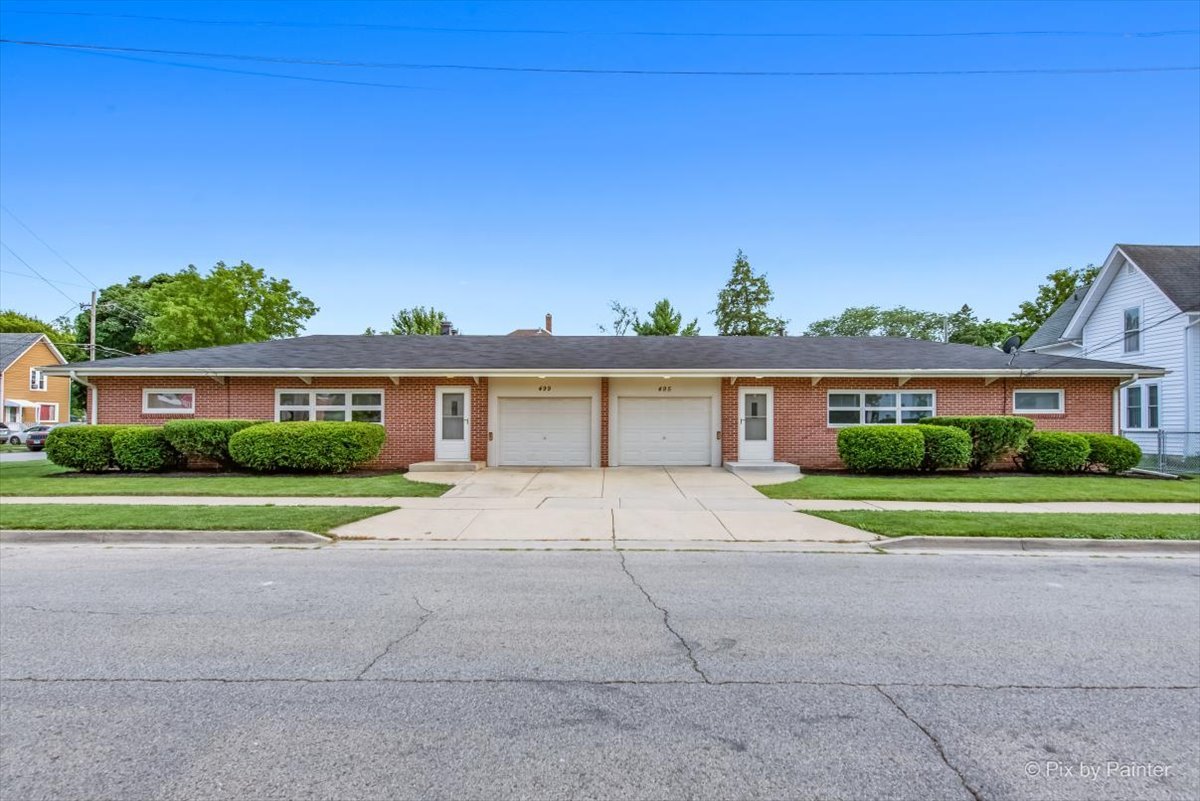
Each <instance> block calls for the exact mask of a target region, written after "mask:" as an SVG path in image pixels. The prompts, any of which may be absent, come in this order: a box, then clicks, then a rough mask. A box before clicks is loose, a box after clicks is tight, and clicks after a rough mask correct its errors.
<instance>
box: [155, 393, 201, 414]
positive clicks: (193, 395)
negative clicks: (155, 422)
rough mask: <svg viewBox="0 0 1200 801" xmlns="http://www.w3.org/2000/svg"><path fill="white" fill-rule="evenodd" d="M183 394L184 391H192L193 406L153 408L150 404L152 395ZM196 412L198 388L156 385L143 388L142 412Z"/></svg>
mask: <svg viewBox="0 0 1200 801" xmlns="http://www.w3.org/2000/svg"><path fill="white" fill-rule="evenodd" d="M173 392H174V393H179V394H182V393H184V392H188V393H191V396H192V408H190V409H151V408H150V406H149V401H150V396H151V395H169V394H171V393H173ZM195 413H196V390H194V389H188V388H187V387H155V388H148V389H143V390H142V414H195Z"/></svg>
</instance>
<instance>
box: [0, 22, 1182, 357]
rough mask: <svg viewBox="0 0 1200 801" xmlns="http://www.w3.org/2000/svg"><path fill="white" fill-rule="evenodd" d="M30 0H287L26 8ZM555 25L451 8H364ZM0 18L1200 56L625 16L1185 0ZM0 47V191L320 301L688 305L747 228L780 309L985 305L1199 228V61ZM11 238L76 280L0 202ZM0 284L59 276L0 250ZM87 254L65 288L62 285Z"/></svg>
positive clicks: (41, 300)
mask: <svg viewBox="0 0 1200 801" xmlns="http://www.w3.org/2000/svg"><path fill="white" fill-rule="evenodd" d="M22 10H26V11H27V10H51V11H59V12H64V11H84V12H96V13H102V14H133V15H150V16H154V15H157V16H170V17H179V18H190V19H205V20H218V21H221V22H222V23H232V22H235V21H238V20H251V21H260V22H261V21H274V22H276V23H282V22H294V23H303V24H297V25H281V24H274V25H237V24H208V25H205V24H187V23H180V22H169V21H163V20H157V21H154V20H135V19H119V18H110V17H88V16H71V15H46V14H20V13H12V12H19V11H22ZM347 22H358V23H372V24H377V25H379V24H392V25H397V26H412V27H428V28H485V29H497V28H503V29H510V30H511V29H531V28H536V29H554V30H560V31H574V32H582V33H568V34H553V35H551V34H534V33H494V32H493V33H477V32H476V33H472V32H461V31H460V32H450V31H429V30H397V29H370V28H348V27H336V26H330V25H329V23H347ZM0 29H2V31H3V35H4V37H5V38H10V39H31V40H44V41H55V42H72V43H87V44H102V45H109V46H120V47H143V48H154V49H163V50H189V51H202V52H220V53H234V54H252V55H256V56H273V57H292V58H304V59H327V60H340V61H350V60H358V61H363V60H369V61H385V62H405V63H438V64H446V63H453V64H471V65H504V66H537V67H596V68H621V69H624V68H631V69H648V70H664V69H699V70H741V71H745V70H800V71H804V70H833V71H838V70H843V71H853V70H866V71H897V70H950V69H1016V68H1064V67H1089V68H1093V67H1094V68H1113V67H1122V68H1123V67H1148V66H1196V65H1198V64H1200V37H1198V36H1197V35H1195V34H1194V33H1193V34H1190V35H1174V36H1156V37H1133V36H1116V37H1114V36H1091V35H1024V36H974V37H923V38H903V37H863V36H839V37H746V38H738V37H682V36H629V35H615V34H614V32H628V31H658V32H664V31H665V32H679V31H683V32H687V31H691V32H724V33H734V32H738V33H762V32H773V33H780V32H827V33H842V34H862V33H897V32H922V33H938V32H940V33H946V32H963V31H976V32H982V31H1090V32H1123V33H1132V32H1145V31H1168V30H1171V31H1178V30H1191V31H1195V30H1196V29H1200V4H1197V3H1185V2H1178V3H1149V2H1147V3H1128V4H1126V3H1066V2H1063V3H1024V4H986V3H973V4H961V5H960V4H951V3H908V4H901V3H883V4H871V3H861V4H821V3H804V4H783V3H763V4H752V3H737V4H728V3H645V4H643V3H595V4H569V5H568V4H554V3H414V4H398V3H390V4H389V3H376V4H372V3H351V2H341V3H337V4H319V3H234V2H224V3H211V2H210V3H199V2H196V3H188V2H179V3H171V4H166V3H128V2H125V3H123V2H107V3H99V4H97V3H91V4H89V3H75V2H68V3H43V4H34V3H31V2H19V1H18V0H12V2H4V3H3V4H2V5H0ZM146 58H150V59H158V60H168V61H175V62H177V63H181V64H193V65H202V66H204V67H219V68H221V69H226V70H239V69H240V70H247V71H260V72H275V73H279V74H288V75H299V76H311V77H320V78H327V79H337V80H349V81H366V82H379V83H394V84H404V85H408V86H412V87H413V88H411V89H408V88H406V89H397V88H375V87H362V86H347V85H340V84H325V83H312V82H302V81H293V80H284V79H278V78H270V77H258V76H250V75H242V74H231V73H227V72H217V71H212V70H210V69H193V68H187V67H179V66H169V65H163V64H148V63H144V62H140V61H129V60H123V59H117V58H112V57H103V56H97V55H92V54H86V53H78V52H65V51H52V50H47V49H38V48H32V47H22V46H15V45H9V44H5V45H0V199H2V200H3V203H4V205H5V206H7V207H8V208H9V209H11V210H12V211H13V212H14V213H15V214H16V215H17V216H18V217H20V218H21V219H22V220H23V221H24V222H25V223H27V224H28V225H29V226H30V227H31V228H32V229H33V230H34V231H36V232H37V234H38V235H39V236H40V237H41V238H43V239H44V240H46V241H47V242H48V243H50V244H51V245H52V246H53V247H54V248H55V249H56V250H58V251H59V252H60V253H62V254H63V255H64V256H66V257H67V259H69V260H70V261H71V262H72V263H73V264H75V265H76V266H77V267H79V268H80V270H82V271H83V272H84V273H85V274H86V275H87V276H88V277H89V279H90V280H93V281H95V282H97V283H99V284H101V285H106V284H108V283H112V282H116V281H120V280H123V279H124V278H125V277H127V276H128V275H130V274H142V275H148V274H153V273H156V272H160V271H173V270H176V269H179V268H181V267H184V266H186V265H187V264H189V263H192V264H196V265H198V266H201V267H206V266H209V265H211V264H212V263H213V262H215V261H217V260H225V261H227V262H236V261H238V260H242V259H244V260H246V261H249V262H251V263H253V264H255V265H256V266H260V267H264V268H266V269H267V270H268V272H270V273H272V274H274V275H279V276H287V277H289V278H291V279H292V281H293V282H294V283H295V284H296V285H297V286H298V287H299V288H300V289H301V290H303V291H304V292H305V293H306V294H307V295H309V296H310V297H311V298H313V299H314V300H315V301H316V303H317V304H318V305H319V306H320V307H321V311H320V313H319V314H318V315H317V316H316V317H315V318H313V320H312V321H311V323H310V325H309V328H308V330H309V332H310V333H358V332H361V331H362V329H363V328H364V327H366V326H367V325H373V326H375V327H377V328H380V327H386V326H387V324H388V320H389V318H390V316H391V314H392V312H394V311H395V310H396V309H398V308H401V307H405V306H411V305H416V304H433V305H436V306H437V307H439V308H442V309H444V310H446V311H447V312H448V313H449V314H450V316H451V317H452V319H453V320H454V321H455V323H456V324H458V325H459V327H460V328H461V329H462V330H463V331H464V333H505V332H507V331H508V330H510V329H512V328H515V327H524V326H533V325H537V324H539V323H540V321H541V320H542V316H543V314H544V313H545V312H547V311H551V312H553V313H554V315H555V329H556V332H558V333H569V334H589V333H596V324H597V323H600V322H605V321H607V320H608V318H609V315H608V313H607V302H608V301H609V300H610V299H613V298H616V299H620V300H622V301H624V302H625V303H627V304H630V305H634V306H637V307H638V308H640V309H648V308H649V307H650V306H651V305H652V304H653V302H654V300H656V299H657V298H660V297H662V296H668V297H670V298H671V300H672V301H673V302H674V303H675V304H676V306H677V307H679V308H680V309H681V310H682V311H683V312H684V313H685V314H686V315H687V316H689V317H690V316H699V317H700V318H701V325H702V328H703V330H704V332H705V333H714V331H713V327H712V322H711V318H710V317H709V316H708V314H707V312H708V311H709V310H710V309H712V307H713V305H714V302H715V297H716V293H717V291H718V290H719V289H720V287H721V286H722V284H723V283H724V281H725V279H726V277H727V275H728V270H729V266H730V264H731V262H732V259H733V255H734V253H735V251H736V250H737V249H738V248H743V249H744V250H745V251H746V253H747V255H748V256H749V257H750V260H751V263H752V264H753V265H754V266H755V267H756V268H757V269H760V270H765V271H766V272H767V273H768V275H769V278H770V280H771V283H772V285H773V287H774V289H775V291H776V296H777V299H776V311H777V313H779V314H780V315H782V316H784V317H787V318H790V319H791V321H792V325H791V330H792V331H793V332H799V331H800V330H802V329H803V327H804V325H805V324H806V323H807V322H809V321H811V320H813V319H817V318H819V317H823V316H826V315H829V314H833V313H836V312H837V311H839V310H840V309H842V308H843V307H845V306H847V305H861V304H872V303H873V304H882V305H892V304H906V305H909V306H913V307H917V308H925V309H940V310H949V309H953V308H957V307H958V306H959V305H961V304H962V303H969V304H971V305H972V306H973V307H975V308H976V310H977V311H979V312H980V313H981V314H983V315H987V316H993V317H1001V318H1003V317H1007V316H1008V315H1009V314H1010V313H1011V312H1012V311H1013V309H1014V308H1015V306H1016V305H1017V303H1018V302H1019V301H1020V300H1022V299H1024V298H1026V297H1028V296H1030V295H1031V294H1032V292H1033V290H1034V287H1035V286H1036V284H1037V282H1038V281H1039V279H1040V278H1041V277H1042V276H1044V275H1045V274H1046V273H1047V272H1049V271H1051V270H1053V269H1056V268H1058V267H1063V266H1081V265H1084V264H1087V263H1089V262H1099V261H1101V260H1103V258H1104V257H1105V256H1106V255H1107V253H1108V250H1109V248H1110V247H1111V245H1112V244H1113V243H1114V242H1118V241H1127V242H1151V243H1172V244H1194V243H1196V242H1200V74H1198V73H1196V72H1175V73H1141V74H1095V75H1045V74H1043V75H1017V76H1013V75H1008V76H1001V75H978V76H937V77H932V76H929V77H900V76H887V77H835V78H813V77H680V76H645V75H643V76H630V75H561V74H530V73H515V74H512V73H490V72H471V71H448V70H427V69H357V68H335V67H315V66H301V65H278V64H274V65H273V64H263V63H255V62H236V61H220V60H211V59H202V58H196V57H183V56H177V57H172V56H146ZM0 234H2V236H3V239H4V241H5V242H6V243H7V244H8V245H9V246H10V247H11V248H12V249H13V250H14V251H15V252H16V253H18V254H20V256H21V257H23V258H24V259H25V261H27V262H28V263H29V264H30V265H32V266H33V267H34V268H35V269H37V270H38V271H40V272H42V273H43V274H45V275H46V276H47V277H49V278H51V279H52V280H53V281H55V282H57V283H59V284H60V287H59V288H60V289H62V290H63V291H64V292H66V293H67V295H68V296H69V297H70V298H71V299H74V298H76V297H78V298H79V299H84V298H85V297H86V291H87V290H86V283H87V282H85V281H84V280H83V279H81V278H80V277H79V276H78V275H76V274H75V273H73V272H72V271H71V270H70V268H69V267H67V266H66V265H65V264H63V263H62V262H61V261H59V260H58V259H57V258H56V257H55V256H54V255H53V254H51V253H50V252H48V251H47V250H46V249H45V248H44V247H43V246H42V245H41V244H40V243H38V242H37V240H35V239H34V238H33V237H31V236H30V235H29V234H28V233H27V232H26V231H25V230H23V229H22V228H21V227H20V226H18V225H16V224H15V223H14V222H13V220H12V218H11V217H10V216H8V215H7V214H0ZM0 268H2V269H4V270H5V271H6V272H4V273H0V290H2V292H0V294H2V295H3V298H2V299H0V305H3V306H12V307H17V308H19V309H21V310H23V311H26V312H30V313H35V314H38V315H41V316H45V317H53V316H55V315H57V314H59V313H61V312H63V311H64V309H65V308H66V306H67V305H68V303H69V300H68V299H67V298H64V297H63V296H62V295H60V294H59V293H58V292H56V291H54V290H52V289H50V288H49V287H47V286H45V285H44V284H42V283H40V282H39V281H37V280H36V279H29V278H25V277H21V276H16V275H13V274H12V273H13V272H26V273H27V272H28V270H27V268H26V267H25V265H22V264H20V263H19V262H17V260H16V259H14V258H13V257H12V255H11V254H10V253H9V252H7V251H2V252H0ZM70 284H80V285H82V286H71V285H70Z"/></svg>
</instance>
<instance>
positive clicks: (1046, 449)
mask: <svg viewBox="0 0 1200 801" xmlns="http://www.w3.org/2000/svg"><path fill="white" fill-rule="evenodd" d="M1090 451H1091V446H1089V445H1088V441H1087V439H1086V438H1085V437H1083V436H1082V435H1081V434H1068V433H1067V432H1065V431H1035V432H1034V433H1032V434H1030V435H1029V438H1028V439H1027V440H1026V442H1025V447H1024V448H1022V449H1021V453H1020V456H1019V457H1018V461H1019V462H1020V463H1021V465H1022V466H1023V467H1024V468H1025V469H1026V470H1031V471H1032V472H1034V473H1077V472H1079V471H1080V470H1082V469H1083V468H1084V467H1085V466H1086V465H1087V463H1088V453H1089V452H1090Z"/></svg>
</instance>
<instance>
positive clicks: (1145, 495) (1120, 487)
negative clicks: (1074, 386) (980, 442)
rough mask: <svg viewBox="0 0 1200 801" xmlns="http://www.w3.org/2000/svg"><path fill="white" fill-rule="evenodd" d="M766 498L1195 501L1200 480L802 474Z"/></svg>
mask: <svg viewBox="0 0 1200 801" xmlns="http://www.w3.org/2000/svg"><path fill="white" fill-rule="evenodd" d="M758 490H759V492H761V493H762V494H763V495H766V496H767V497H768V498H786V499H796V498H806V499H807V498H831V499H835V500H843V501H850V500H857V501H871V500H877V501H967V502H974V501H1007V502H1012V503H1017V502H1022V501H1028V502H1033V501H1160V502H1174V501H1178V502H1185V501H1190V502H1192V503H1197V502H1200V481H1195V480H1188V479H1182V480H1179V481H1169V480H1165V479H1153V478H1128V477H1124V476H1100V475H1096V476H1004V475H997V476H980V477H975V476H851V475H817V476H805V477H804V478H801V479H797V480H796V481H789V482H787V483H786V484H769V485H765V486H761V487H758Z"/></svg>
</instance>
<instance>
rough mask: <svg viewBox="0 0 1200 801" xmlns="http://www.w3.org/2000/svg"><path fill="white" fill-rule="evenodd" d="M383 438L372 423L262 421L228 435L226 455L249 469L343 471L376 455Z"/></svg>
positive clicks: (381, 446)
mask: <svg viewBox="0 0 1200 801" xmlns="http://www.w3.org/2000/svg"><path fill="white" fill-rule="evenodd" d="M385 438H386V433H385V432H384V430H383V426H380V425H376V424H374V423H334V422H316V421H314V422H292V423H262V424H261V425H256V426H250V427H249V428H243V429H242V430H241V431H239V432H237V433H236V434H234V435H233V436H232V437H230V438H229V455H230V457H232V458H233V461H234V462H236V463H237V464H239V465H241V466H243V467H248V468H250V469H251V470H260V471H264V472H274V471H293V472H302V473H344V472H345V471H347V470H349V469H350V468H352V467H354V466H356V465H359V464H362V463H363V462H369V461H371V460H372V459H374V458H375V457H376V456H378V455H379V451H380V450H382V449H383V441H384V439H385Z"/></svg>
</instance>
